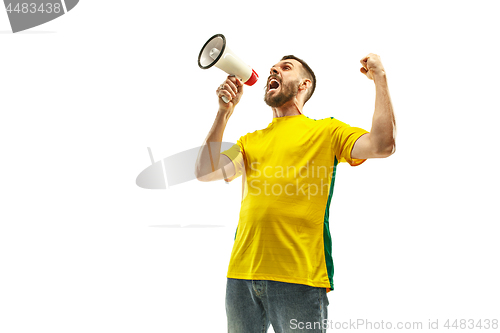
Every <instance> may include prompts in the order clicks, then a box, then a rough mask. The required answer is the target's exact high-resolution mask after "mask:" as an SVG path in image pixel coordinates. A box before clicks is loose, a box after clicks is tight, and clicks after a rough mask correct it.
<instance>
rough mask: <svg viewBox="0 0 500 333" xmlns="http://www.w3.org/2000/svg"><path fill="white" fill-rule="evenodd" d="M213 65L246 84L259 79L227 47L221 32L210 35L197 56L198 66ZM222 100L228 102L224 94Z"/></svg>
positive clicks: (204, 67) (205, 67)
mask: <svg viewBox="0 0 500 333" xmlns="http://www.w3.org/2000/svg"><path fill="white" fill-rule="evenodd" d="M213 65H215V67H217V68H220V69H222V70H223V71H224V72H226V73H228V74H229V75H235V76H236V77H238V78H239V79H240V80H241V81H242V82H243V83H244V84H246V85H248V86H251V85H253V84H254V83H255V82H257V80H258V79H259V75H257V73H256V72H255V71H254V70H253V69H252V68H251V67H250V66H248V65H247V64H246V63H244V62H243V61H242V60H241V59H240V58H239V57H238V56H237V55H236V54H234V53H233V52H232V51H231V50H230V49H229V47H227V45H226V37H224V35H222V34H217V35H214V36H212V37H211V38H210V39H209V40H208V41H207V42H206V43H205V45H203V47H202V48H201V51H200V55H199V56H198V66H200V68H202V69H208V68H210V67H212V66H213ZM222 100H223V101H224V102H226V103H228V102H229V101H228V99H227V98H226V96H222Z"/></svg>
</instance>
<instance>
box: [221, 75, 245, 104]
mask: <svg viewBox="0 0 500 333" xmlns="http://www.w3.org/2000/svg"><path fill="white" fill-rule="evenodd" d="M229 76H234V77H235V78H237V79H238V80H240V81H241V79H240V78H239V77H238V76H236V75H234V74H231V75H229ZM222 100H223V101H224V103H229V100H228V99H227V97H226V96H222Z"/></svg>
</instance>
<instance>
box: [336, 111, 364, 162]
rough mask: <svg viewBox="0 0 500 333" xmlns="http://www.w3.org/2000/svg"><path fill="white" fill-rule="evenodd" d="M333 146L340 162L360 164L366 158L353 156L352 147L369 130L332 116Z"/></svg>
mask: <svg viewBox="0 0 500 333" xmlns="http://www.w3.org/2000/svg"><path fill="white" fill-rule="evenodd" d="M331 131H332V136H331V138H332V147H333V150H334V153H335V156H336V157H337V159H338V161H339V162H347V163H349V164H350V165H351V166H356V165H360V164H361V163H363V162H364V161H366V159H356V158H351V152H352V148H353V147H354V144H355V143H356V141H357V140H358V139H359V138H360V137H361V136H362V135H364V134H366V133H368V131H366V130H364V129H362V128H359V127H351V126H349V125H348V124H346V123H343V122H341V121H340V120H337V119H335V118H331Z"/></svg>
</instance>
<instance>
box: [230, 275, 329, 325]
mask: <svg viewBox="0 0 500 333" xmlns="http://www.w3.org/2000/svg"><path fill="white" fill-rule="evenodd" d="M328 304H329V302H328V297H327V295H326V288H318V287H311V286H306V285H303V284H295V283H285V282H277V281H270V280H240V279H231V278H228V279H227V285H226V315H227V330H228V333H266V332H267V329H268V328H269V325H270V324H272V325H273V329H274V331H275V332H276V333H306V332H307V333H320V332H321V333H323V332H326V328H327V314H328V312H327V306H328Z"/></svg>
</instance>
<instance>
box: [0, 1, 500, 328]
mask: <svg viewBox="0 0 500 333" xmlns="http://www.w3.org/2000/svg"><path fill="white" fill-rule="evenodd" d="M496 4H497V2H496V1H479V2H475V3H474V4H472V2H468V3H465V2H460V1H439V2H438V1H432V2H431V1H412V2H409V1H352V2H349V3H348V2H347V1H344V2H328V3H327V2H326V1H302V2H298V1H283V2H279V1H274V2H271V1H252V2H251V3H250V2H245V3H241V2H235V1H217V2H209V1H185V2H180V1H176V2H172V1H149V2H144V1H134V2H133V1H117V0H114V1H86V0H83V1H81V2H80V3H79V4H78V5H77V6H76V7H75V8H74V9H73V10H72V11H70V12H69V13H68V14H66V15H64V16H62V17H60V18H58V19H56V20H54V21H52V22H49V23H47V24H44V25H42V26H39V27H35V28H33V29H31V30H29V31H26V32H23V33H18V34H12V33H11V32H9V30H10V25H9V22H8V18H7V14H6V13H5V11H2V10H0V30H1V31H2V33H1V34H0V40H1V41H0V45H1V53H0V61H1V64H2V65H1V70H0V112H1V120H0V142H1V154H0V159H1V163H0V170H1V172H0V191H1V192H0V193H1V208H0V223H1V224H0V228H1V229H0V313H1V319H0V331H1V332H6V333H14V332H42V331H44V332H54V333H55V332H65V333H66V332H72V333H74V332H148V333H154V332H203V331H207V332H225V331H226V315H225V308H224V297H225V284H226V272H227V265H228V262H229V256H230V252H231V248H232V244H233V238H234V232H235V228H236V225H237V221H238V214H239V204H240V199H241V180H240V179H238V180H236V181H234V182H233V183H231V184H230V185H226V184H224V182H216V183H200V182H197V181H191V182H188V183H185V184H181V185H177V186H174V187H171V188H169V189H168V190H146V189H142V188H139V187H138V186H136V184H135V179H136V177H137V175H138V174H139V173H140V172H141V171H142V170H143V169H145V168H146V167H147V166H148V165H150V163H151V162H150V159H149V155H148V151H147V147H151V148H152V151H153V155H154V157H155V159H156V160H159V159H163V158H165V157H167V156H170V155H173V154H175V153H178V152H181V151H184V150H187V149H190V148H194V147H196V146H199V145H201V144H202V142H203V140H204V138H205V136H206V135H207V133H208V131H209V129H210V127H211V126H212V123H213V120H214V119H215V115H216V113H217V97H216V95H215V89H216V88H217V86H218V85H219V84H220V83H221V82H222V81H223V80H224V79H225V76H226V74H225V73H223V72H222V71H220V70H219V69H216V68H214V69H210V70H206V71H203V70H201V69H199V68H198V65H197V57H198V53H199V51H200V49H201V46H202V45H203V44H204V42H205V41H206V40H207V39H208V38H209V37H211V36H212V35H214V34H216V33H223V34H224V35H225V36H226V38H227V40H228V45H229V46H230V47H231V49H232V50H234V51H235V52H236V53H237V54H238V55H239V56H240V57H241V58H242V59H243V60H245V61H246V62H247V63H248V64H250V65H251V66H252V67H253V68H254V69H255V70H256V71H257V72H258V73H259V75H260V77H261V79H260V81H259V82H258V83H257V84H256V85H255V86H253V87H245V93H244V96H243V99H242V101H241V102H240V104H239V106H238V108H237V109H236V111H235V113H234V114H233V116H232V117H231V119H230V121H229V123H228V125H227V128H226V132H225V135H224V140H225V141H230V142H236V140H237V139H238V138H239V137H240V136H242V135H245V134H246V133H248V132H253V131H255V130H257V129H262V128H265V127H267V125H268V124H269V122H271V120H272V113H271V110H270V108H269V107H267V106H266V105H265V104H264V102H263V92H264V91H263V87H264V85H265V83H264V82H265V79H266V78H267V75H268V71H269V68H270V67H271V66H272V65H273V64H275V63H276V62H278V61H279V59H280V58H281V57H282V56H283V55H286V54H294V55H296V56H298V57H300V58H303V59H304V60H306V61H307V62H308V63H309V65H310V66H311V67H312V68H313V70H314V71H315V73H316V75H317V81H318V87H317V90H316V92H315V94H314V96H313V98H312V99H311V100H310V101H309V102H308V103H307V105H306V106H305V108H304V114H305V115H307V116H308V117H310V118H314V119H322V118H326V117H330V116H333V117H335V118H337V119H339V120H341V121H343V122H346V123H348V124H350V125H352V126H357V127H362V128H365V129H367V130H370V127H371V118H372V114H373V110H374V100H375V88H374V83H373V81H370V80H368V79H367V78H366V77H365V76H364V75H362V74H361V73H360V72H359V68H360V67H361V66H360V63H359V60H360V59H361V58H363V57H364V56H365V55H367V54H368V53H370V52H372V53H376V54H379V55H380V56H381V59H382V62H383V64H384V67H385V69H386V72H387V78H388V83H389V88H390V94H391V98H392V102H393V105H394V109H395V112H396V117H397V126H398V137H397V152H396V154H395V155H393V156H391V157H389V158H388V159H381V160H369V161H367V162H365V163H364V164H363V165H362V166H359V167H356V168H351V167H350V166H349V165H347V164H342V165H340V166H339V169H338V171H337V180H336V185H335V191H334V197H333V201H332V205H331V216H332V217H331V222H330V223H331V229H332V237H333V255H334V264H335V290H334V291H332V292H331V293H329V294H328V297H329V300H330V306H329V318H331V319H332V320H334V321H338V322H343V321H349V320H356V319H366V320H370V321H372V322H380V321H382V320H384V322H387V321H391V322H393V323H396V322H398V321H412V322H413V321H422V322H423V324H424V327H427V326H426V325H427V323H428V320H429V319H432V320H436V319H439V325H440V326H441V327H442V324H444V321H445V320H446V319H476V320H478V319H494V318H496V319H500V318H499V317H500V316H499V315H498V314H499V313H500V312H499V310H500V304H499V296H500V287H499V284H498V281H499V280H500V272H499V266H498V262H499V260H498V254H499V250H500V245H499V242H498V240H499V231H500V227H499V222H500V221H499V220H500V219H499V216H498V208H497V205H498V201H499V200H498V199H499V196H498V194H497V189H498V186H499V185H500V183H499V177H498V173H497V169H498V162H499V158H498V134H497V129H498V124H497V123H498V121H499V116H498V114H499V111H500V107H499V101H498V94H499V89H500V84H499V81H498V73H499V72H498V70H499V56H500V52H499V51H500V47H499V46H498V43H497V41H498V31H500V30H499V29H500V20H499V19H498V14H497V13H498V12H497V10H496V9H495V7H496V6H495V5H496ZM190 224H195V225H222V227H214V228H186V227H168V226H171V225H181V226H187V225H190ZM357 331H363V330H357ZM490 331H491V330H490Z"/></svg>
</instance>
